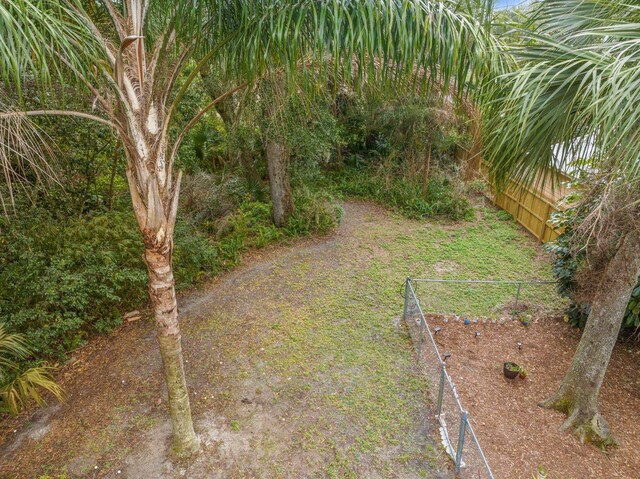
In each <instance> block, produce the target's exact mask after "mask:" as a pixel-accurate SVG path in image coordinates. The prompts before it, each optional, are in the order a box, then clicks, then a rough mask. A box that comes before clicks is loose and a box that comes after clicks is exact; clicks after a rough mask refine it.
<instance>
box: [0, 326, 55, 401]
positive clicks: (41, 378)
mask: <svg viewBox="0 0 640 479" xmlns="http://www.w3.org/2000/svg"><path fill="white" fill-rule="evenodd" d="M30 354H31V351H30V349H29V347H28V345H27V343H26V341H25V339H24V337H23V336H22V335H21V334H12V333H9V332H7V330H6V328H5V326H4V325H3V324H2V323H0V413H10V414H17V413H19V412H20V411H21V410H23V409H24V408H25V407H27V406H28V404H29V402H30V401H33V402H35V403H36V404H38V405H42V404H44V403H45V400H44V397H43V396H42V391H47V392H49V393H50V394H52V395H53V396H54V397H55V398H56V399H58V400H62V399H63V397H64V391H63V389H62V388H61V387H60V386H59V385H58V384H56V382H55V381H54V380H53V377H52V375H51V372H52V371H53V368H51V367H49V366H35V367H32V368H29V369H26V370H25V369H24V368H23V367H22V366H21V361H22V360H24V359H26V358H28V357H29V355H30Z"/></svg>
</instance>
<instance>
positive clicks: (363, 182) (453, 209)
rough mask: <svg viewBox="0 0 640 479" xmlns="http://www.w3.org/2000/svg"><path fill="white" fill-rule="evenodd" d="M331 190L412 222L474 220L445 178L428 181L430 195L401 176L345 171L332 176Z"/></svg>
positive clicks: (459, 195)
mask: <svg viewBox="0 0 640 479" xmlns="http://www.w3.org/2000/svg"><path fill="white" fill-rule="evenodd" d="M329 180H330V185H331V188H332V189H333V190H334V191H335V192H337V193H341V194H343V195H347V196H356V197H359V198H366V199H370V200H374V201H376V202H378V203H381V204H383V205H387V206H390V207H392V208H394V209H396V210H398V211H400V212H401V213H403V214H404V215H406V216H408V217H409V218H414V219H423V218H446V219H451V220H468V219H471V218H473V210H472V209H471V205H470V203H469V200H468V199H467V198H466V197H465V196H463V195H462V194H460V193H459V192H458V191H457V190H456V188H455V186H454V185H453V184H451V181H450V180H449V179H448V178H446V177H442V176H437V177H432V178H430V179H429V183H428V187H427V194H426V195H423V194H422V186H421V185H420V184H418V183H417V182H415V181H408V180H406V179H405V178H403V177H402V176H400V175H397V174H396V175H394V174H384V173H380V172H378V171H376V170H374V169H373V168H353V167H345V168H343V169H341V170H340V171H338V172H336V173H334V174H331V175H330V176H329Z"/></svg>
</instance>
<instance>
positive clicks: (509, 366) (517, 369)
mask: <svg viewBox="0 0 640 479" xmlns="http://www.w3.org/2000/svg"><path fill="white" fill-rule="evenodd" d="M506 368H507V370H509V371H512V372H514V373H515V372H520V369H521V368H520V366H518V365H517V364H516V363H507V365H506Z"/></svg>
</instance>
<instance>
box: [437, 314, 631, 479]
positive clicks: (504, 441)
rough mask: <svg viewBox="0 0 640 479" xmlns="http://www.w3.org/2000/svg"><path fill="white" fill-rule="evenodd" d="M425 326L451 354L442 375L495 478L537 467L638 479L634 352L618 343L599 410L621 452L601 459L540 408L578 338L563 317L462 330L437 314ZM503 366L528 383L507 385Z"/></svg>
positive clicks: (573, 478)
mask: <svg viewBox="0 0 640 479" xmlns="http://www.w3.org/2000/svg"><path fill="white" fill-rule="evenodd" d="M427 321H428V322H429V323H430V325H431V327H432V328H434V327H440V328H441V330H440V331H439V332H438V334H436V335H435V336H434V339H435V340H436V343H437V344H438V347H439V349H440V350H441V351H448V352H450V353H451V357H450V358H449V359H448V360H447V370H448V372H449V374H450V375H451V377H452V379H453V381H454V382H455V385H456V388H457V390H458V393H459V395H460V398H461V399H460V400H461V403H462V406H463V407H465V408H466V409H468V410H469V414H470V417H471V421H472V424H473V426H474V429H475V432H476V434H477V435H478V437H479V440H480V444H481V445H482V448H483V450H484V452H485V454H486V455H487V458H488V460H489V463H490V465H491V467H492V469H493V472H494V474H495V476H496V478H501V479H502V478H504V479H511V478H513V479H521V478H530V477H532V474H533V473H534V472H536V471H537V470H538V468H542V469H544V470H545V471H546V472H547V474H548V476H547V477H549V478H553V479H587V478H589V479H591V478H603V479H610V478H611V479H613V478H625V479H637V478H639V477H640V455H639V454H638V444H640V427H639V426H638V425H639V424H640V379H639V378H640V361H639V359H640V348H639V347H638V345H629V344H618V345H617V346H616V349H615V351H614V353H613V357H612V359H611V363H610V365H609V369H608V372H607V376H606V378H605V383H604V385H603V388H602V393H601V396H600V405H601V411H602V413H603V414H604V416H605V417H606V418H607V420H608V421H609V423H610V425H611V427H612V429H613V431H614V432H615V433H616V435H617V439H618V440H619V442H620V446H619V447H618V448H615V449H611V450H610V451H609V452H608V453H604V452H602V451H601V450H600V449H598V448H596V447H594V446H591V445H585V444H580V442H579V441H578V440H577V439H576V438H575V437H574V436H572V435H571V434H568V433H564V432H561V431H560V427H561V425H562V423H563V421H564V419H565V416H564V415H563V414H561V413H558V412H555V411H550V410H547V409H543V408H541V407H538V403H539V402H541V401H542V400H544V399H545V398H547V397H548V396H549V395H550V394H551V393H552V392H554V390H555V389H556V388H557V386H558V385H559V383H560V381H561V380H562V377H563V375H564V373H565V372H566V370H567V368H568V366H569V364H570V362H571V358H572V355H573V352H574V351H575V348H576V346H577V344H578V341H579V339H580V337H579V331H578V330H576V329H575V328H571V327H570V326H569V325H567V324H566V323H565V322H563V321H562V318H552V317H551V318H550V317H547V318H542V319H539V320H537V321H535V322H533V323H532V324H530V325H529V326H523V325H522V324H521V323H520V322H519V321H517V320H507V321H505V322H504V324H502V325H501V324H499V323H498V324H493V323H492V322H487V323H485V324H483V323H482V322H481V321H480V322H478V323H472V324H470V325H465V324H464V323H463V322H462V321H452V320H451V319H449V320H448V321H447V322H444V318H443V317H442V316H439V315H434V316H432V315H430V316H428V318H427ZM476 331H479V332H480V335H479V337H478V338H476V337H475V332H476ZM518 343H520V344H521V346H518ZM504 361H512V362H515V363H517V364H519V365H520V366H523V367H524V368H526V370H527V372H528V376H527V377H526V379H524V380H523V379H520V378H516V379H514V380H509V379H506V378H505V377H504V375H503V373H502V365H503V362H504Z"/></svg>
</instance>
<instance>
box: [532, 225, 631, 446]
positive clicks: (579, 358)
mask: <svg viewBox="0 0 640 479" xmlns="http://www.w3.org/2000/svg"><path fill="white" fill-rule="evenodd" d="M639 275H640V233H639V232H638V231H634V232H632V233H629V234H628V235H627V236H626V237H625V238H624V239H623V241H622V244H621V245H620V247H619V249H618V251H617V252H616V254H615V256H614V257H613V258H612V259H611V261H610V262H609V263H608V265H607V266H606V269H605V271H604V275H603V278H602V280H601V282H600V285H599V289H598V291H597V293H596V295H595V297H594V299H593V302H592V307H591V312H590V314H589V319H588V320H587V324H586V327H585V330H584V332H583V333H582V338H581V339H580V343H579V344H578V348H577V350H576V353H575V355H574V357H573V362H572V363H571V367H570V368H569V371H568V372H567V374H566V376H565V377H564V379H563V381H562V384H561V385H560V388H559V389H558V391H557V392H556V393H555V394H554V395H553V396H551V397H550V398H549V399H547V400H546V401H544V402H543V403H542V404H541V406H543V407H547V408H551V409H556V410H559V411H562V412H564V413H566V414H567V415H568V418H567V420H566V422H565V423H564V425H563V429H568V428H572V429H573V430H574V432H575V433H576V435H577V436H578V437H579V438H580V440H581V441H583V442H584V441H589V442H593V443H595V444H598V445H601V446H606V445H609V444H615V439H614V437H613V435H612V433H611V430H610V428H609V425H608V423H607V421H606V420H605V419H604V418H603V417H602V415H601V414H600V411H599V409H598V394H599V392H600V387H601V386H602V381H603V380H604V376H605V373H606V371H607V366H608V365H609V359H610V358H611V353H612V351H613V347H614V346H615V343H616V340H617V338H618V334H619V332H620V327H621V325H622V319H623V317H624V313H625V311H626V309H627V305H628V304H629V299H630V297H631V293H632V291H633V288H634V287H635V285H636V283H637V281H638V276H639Z"/></svg>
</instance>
